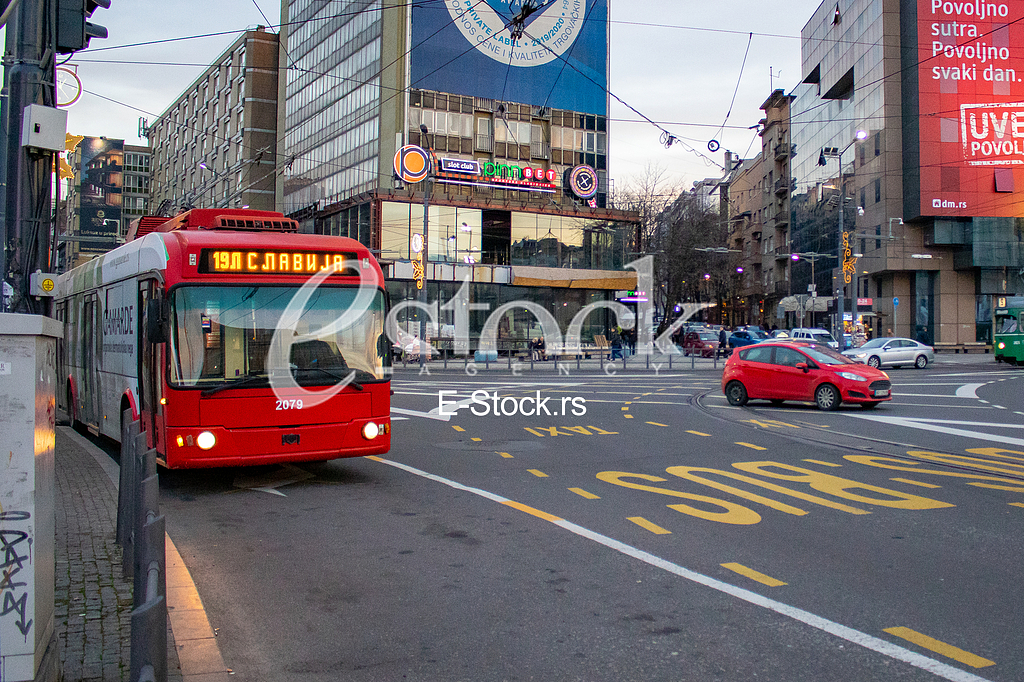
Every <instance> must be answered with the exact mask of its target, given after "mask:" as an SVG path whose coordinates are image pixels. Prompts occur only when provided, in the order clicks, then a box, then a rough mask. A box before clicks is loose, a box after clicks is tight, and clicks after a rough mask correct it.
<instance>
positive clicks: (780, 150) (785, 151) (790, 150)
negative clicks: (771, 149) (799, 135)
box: [775, 143, 796, 161]
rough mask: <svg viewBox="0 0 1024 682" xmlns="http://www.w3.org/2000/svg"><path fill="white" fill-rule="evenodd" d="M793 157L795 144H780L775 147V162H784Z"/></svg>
mask: <svg viewBox="0 0 1024 682" xmlns="http://www.w3.org/2000/svg"><path fill="white" fill-rule="evenodd" d="M795 155H796V145H795V144H781V143H780V144H777V145H775V160H776V161H785V160H786V159H788V158H789V157H791V156H795Z"/></svg>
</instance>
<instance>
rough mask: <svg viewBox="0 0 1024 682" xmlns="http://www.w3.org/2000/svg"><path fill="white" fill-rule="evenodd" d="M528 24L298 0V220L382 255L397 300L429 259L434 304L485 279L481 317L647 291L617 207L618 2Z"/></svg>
mask: <svg viewBox="0 0 1024 682" xmlns="http://www.w3.org/2000/svg"><path fill="white" fill-rule="evenodd" d="M522 10H523V8H522V7H520V6H519V5H518V4H516V3H512V4H509V3H507V2H498V1H497V0H488V1H486V2H480V3H475V4H472V5H471V6H462V5H460V4H459V3H444V4H443V5H429V4H428V5H423V4H417V3H411V4H410V3H404V2H398V1H397V0H356V1H355V2H350V3H346V4H345V6H344V11H339V9H338V7H337V6H336V5H333V4H330V3H323V2H315V1H313V0H282V24H283V25H284V26H285V27H286V29H285V31H284V32H285V35H286V45H287V49H286V51H285V52H284V53H283V55H282V58H283V59H284V60H285V62H286V65H287V69H286V72H287V74H288V76H287V79H286V80H283V82H282V84H281V86H282V95H281V101H282V103H283V105H284V119H285V128H284V135H283V139H284V145H283V150H282V154H283V157H284V158H285V159H286V161H287V165H286V167H285V170H284V175H285V187H284V192H285V194H284V201H285V210H286V212H287V213H289V214H290V215H292V216H293V217H295V218H297V219H299V220H300V222H301V223H302V224H303V225H304V226H305V227H306V229H311V230H315V231H317V232H323V233H329V234H340V235H345V236H351V237H354V238H356V239H359V240H360V241H362V242H364V243H366V244H367V245H369V246H370V248H371V249H374V250H376V251H378V252H379V254H380V258H381V260H382V262H383V263H384V265H385V271H386V273H387V274H388V276H389V279H390V280H391V282H390V285H389V286H391V287H392V295H393V297H395V298H396V300H401V299H405V298H416V297H417V295H418V289H417V281H416V280H417V278H416V277H415V276H414V272H416V270H415V269H414V262H416V261H418V259H419V257H420V253H421V252H422V251H423V250H425V252H426V256H427V261H426V263H425V268H424V270H425V273H424V276H423V279H422V280H420V282H419V283H420V284H422V285H423V286H426V287H427V289H428V291H429V299H430V300H438V299H440V300H442V301H444V300H448V299H449V298H450V297H451V295H452V294H453V292H454V291H455V290H456V289H457V288H458V286H459V283H460V282H461V281H462V280H463V278H464V277H469V279H470V281H471V282H472V285H471V288H472V296H474V300H478V299H479V300H487V301H489V302H492V303H495V304H500V303H504V302H506V301H511V300H519V299H528V300H534V301H536V302H539V303H543V304H545V305H546V306H547V307H548V309H554V308H557V309H558V310H556V312H558V313H559V315H563V311H562V308H563V307H564V308H565V309H566V310H565V311H564V313H565V314H567V313H568V311H569V309H570V308H571V309H572V310H578V307H579V305H582V304H584V303H589V302H591V301H593V300H607V299H610V298H614V292H615V291H616V290H631V289H634V288H635V283H636V273H635V272H634V271H633V270H626V271H624V270H623V266H624V265H625V264H626V263H628V262H630V261H632V260H634V259H636V258H637V257H638V256H639V255H640V254H638V253H637V251H638V250H639V249H637V248H636V247H635V246H632V241H631V236H632V235H633V234H635V224H636V222H637V220H638V217H637V215H636V214H634V213H626V212H623V211H616V210H614V209H613V208H611V207H609V192H608V189H609V184H610V183H609V180H608V177H607V167H608V161H607V159H608V147H609V140H608V119H607V116H608V91H607V73H608V1H607V0H588V1H587V2H582V1H581V0H558V2H555V3H549V4H548V5H545V6H544V7H543V9H541V10H539V11H537V12H535V13H534V14H532V15H530V16H529V17H527V18H525V20H524V21H523V22H522V24H521V25H517V24H516V22H513V21H512V18H513V14H515V13H523V11H522ZM518 29H521V33H520V32H519V30H518ZM513 30H515V33H516V34H517V35H516V36H513V35H512V33H513ZM400 150H404V151H402V152H401V153H400ZM396 158H398V159H400V160H401V161H402V163H400V164H399V169H398V170H399V171H401V172H402V173H403V174H405V179H402V178H400V177H399V174H398V173H396V168H395V164H396ZM426 158H429V159H430V160H431V165H432V171H431V172H429V173H427V172H423V173H420V174H419V175H417V173H416V171H417V170H424V171H425V168H421V165H422V164H424V161H425V159H426ZM403 164H404V165H403ZM428 176H429V177H428ZM425 194H426V196H424V195H425ZM421 242H422V243H423V244H424V247H425V248H424V249H420V248H419V247H420V244H421ZM563 304H565V305H563ZM595 317H597V315H595ZM566 321H567V320H566ZM519 322H520V321H519V320H517V319H513V320H511V324H512V332H513V335H515V334H520V333H524V332H523V327H522V325H520V324H519ZM604 324H605V321H604V320H602V321H601V325H604Z"/></svg>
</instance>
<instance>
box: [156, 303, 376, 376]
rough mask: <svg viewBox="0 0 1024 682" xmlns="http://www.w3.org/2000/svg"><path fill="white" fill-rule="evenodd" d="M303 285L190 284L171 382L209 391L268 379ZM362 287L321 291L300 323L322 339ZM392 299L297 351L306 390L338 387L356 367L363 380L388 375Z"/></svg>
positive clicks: (177, 325) (176, 334)
mask: <svg viewBox="0 0 1024 682" xmlns="http://www.w3.org/2000/svg"><path fill="white" fill-rule="evenodd" d="M298 290H299V289H298V287H286V286H235V287H231V286H183V287H179V288H177V289H175V290H174V294H173V298H172V302H173V311H172V314H171V317H172V321H173V329H172V331H171V335H170V337H171V338H170V342H171V343H170V349H169V350H170V354H171V362H170V364H171V383H172V384H174V385H177V386H202V387H204V388H209V387H212V386H218V385H223V384H228V383H231V382H235V381H240V380H242V379H243V378H247V377H253V378H256V377H261V378H263V379H264V380H266V379H267V373H268V369H269V368H268V367H267V354H268V351H269V349H270V342H271V339H272V338H273V336H274V332H275V330H276V328H277V326H278V323H279V321H280V319H281V315H282V313H283V312H284V310H285V308H286V307H287V306H288V304H289V302H290V301H291V300H292V297H293V296H295V294H296V292H298ZM357 291H358V289H355V288H342V287H323V286H322V287H320V288H318V289H317V290H316V291H315V292H314V293H313V294H312V296H311V297H310V299H309V302H308V303H306V306H305V308H304V309H303V311H302V314H301V315H300V316H299V318H298V322H297V324H296V325H295V327H294V329H295V331H296V332H297V333H298V334H300V335H307V334H316V332H318V331H319V330H321V329H324V328H327V327H329V326H330V325H331V324H332V323H334V322H335V321H336V320H337V319H338V318H340V317H341V315H342V314H343V313H344V312H345V311H346V310H348V309H349V307H350V306H351V305H352V304H353V302H354V301H355V298H356V293H357ZM384 305H385V304H384V294H383V292H380V291H378V292H376V294H375V295H374V298H373V300H372V301H371V303H370V306H369V309H368V310H367V311H366V312H365V313H364V314H363V315H361V316H360V317H359V318H358V319H357V320H356V321H354V322H353V323H352V324H350V325H348V326H347V327H345V328H344V329H341V330H338V331H335V332H333V333H330V334H325V335H323V336H318V337H317V338H314V339H304V340H302V341H300V342H296V343H294V344H293V345H292V347H291V358H290V365H291V368H292V372H293V373H294V375H295V378H296V381H297V382H298V383H299V384H301V385H308V386H320V385H325V386H326V385H331V384H334V383H337V381H338V379H339V378H344V377H345V376H347V375H348V374H349V372H350V371H351V370H355V372H356V375H355V377H354V379H355V380H356V381H359V382H369V381H382V380H385V379H386V378H387V373H386V371H387V367H386V365H387V362H388V348H389V344H387V343H384V342H382V341H381V339H383V338H384V337H383V334H384V316H385V313H386V311H385V309H384Z"/></svg>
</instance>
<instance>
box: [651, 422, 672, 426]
mask: <svg viewBox="0 0 1024 682" xmlns="http://www.w3.org/2000/svg"><path fill="white" fill-rule="evenodd" d="M645 423H647V424H650V425H651V426H668V424H659V423H658V422H645Z"/></svg>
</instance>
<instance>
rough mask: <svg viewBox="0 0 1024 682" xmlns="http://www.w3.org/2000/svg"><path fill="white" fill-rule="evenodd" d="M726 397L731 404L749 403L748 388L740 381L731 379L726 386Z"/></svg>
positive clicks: (737, 405)
mask: <svg viewBox="0 0 1024 682" xmlns="http://www.w3.org/2000/svg"><path fill="white" fill-rule="evenodd" d="M725 397H726V399H727V400H728V401H729V404H730V405H735V406H736V407H741V406H743V405H746V404H747V389H746V387H745V386H744V385H743V384H741V383H740V382H738V381H730V382H729V384H728V385H727V386H726V387H725Z"/></svg>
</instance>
